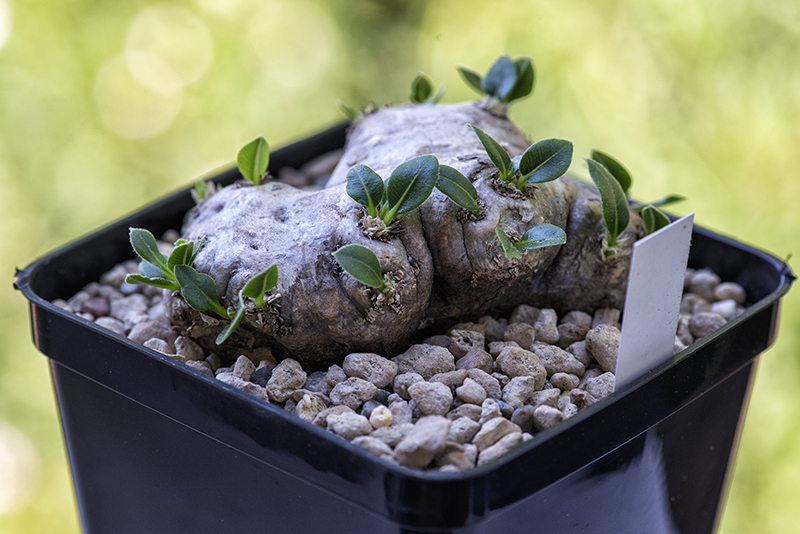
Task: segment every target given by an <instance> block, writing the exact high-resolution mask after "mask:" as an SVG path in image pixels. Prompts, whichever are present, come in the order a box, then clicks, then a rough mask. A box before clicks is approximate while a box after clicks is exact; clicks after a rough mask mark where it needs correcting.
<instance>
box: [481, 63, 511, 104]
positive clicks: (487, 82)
mask: <svg viewBox="0 0 800 534" xmlns="http://www.w3.org/2000/svg"><path fill="white" fill-rule="evenodd" d="M516 83H517V68H516V67H515V66H514V62H513V61H511V58H509V57H508V56H507V55H505V54H503V55H502V56H500V57H499V58H497V60H496V61H495V62H494V64H493V65H492V66H491V67H490V68H489V72H487V73H486V76H484V77H483V80H481V88H482V89H483V92H484V93H486V94H487V95H489V96H493V97H495V98H496V99H498V100H500V101H501V102H502V101H504V100H505V98H506V97H507V96H508V95H509V93H511V91H512V90H513V89H514V85H515V84H516Z"/></svg>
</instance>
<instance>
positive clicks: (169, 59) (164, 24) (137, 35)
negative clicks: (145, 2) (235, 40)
mask: <svg viewBox="0 0 800 534" xmlns="http://www.w3.org/2000/svg"><path fill="white" fill-rule="evenodd" d="M141 53H145V54H147V55H148V56H149V57H151V58H154V57H159V58H161V60H162V62H161V63H156V62H147V61H141V60H133V61H131V60H129V64H128V68H130V69H131V73H132V74H133V77H134V78H136V80H137V81H139V82H140V83H141V84H142V85H144V86H145V87H148V88H151V89H153V90H155V91H158V92H162V91H167V92H169V91H172V90H173V84H174V83H175V78H174V77H173V76H172V75H171V74H170V75H165V74H164V73H165V72H166V70H165V69H164V66H165V65H167V66H169V67H171V68H172V70H173V71H174V72H175V73H176V74H177V79H178V80H180V81H181V82H182V83H183V84H184V85H188V84H191V83H193V82H196V81H197V80H199V79H200V78H201V77H202V76H203V75H204V74H205V73H206V71H207V70H208V67H209V65H211V60H212V59H213V57H214V46H213V43H212V41H211V36H210V35H209V33H208V29H207V28H206V26H205V24H203V22H202V21H201V20H200V19H198V18H197V17H195V16H194V15H193V14H192V13H191V12H190V11H189V10H187V9H186V8H183V7H180V6H177V5H173V4H166V3H165V4H156V5H153V6H150V7H148V8H145V9H144V10H142V11H141V12H140V13H139V14H138V15H136V17H135V18H134V19H133V21H132V22H131V24H130V26H129V27H128V33H127V35H126V38H125V55H126V58H131V57H133V58H139V59H141V58H142V57H143V56H142V55H141ZM162 76H166V77H165V78H162Z"/></svg>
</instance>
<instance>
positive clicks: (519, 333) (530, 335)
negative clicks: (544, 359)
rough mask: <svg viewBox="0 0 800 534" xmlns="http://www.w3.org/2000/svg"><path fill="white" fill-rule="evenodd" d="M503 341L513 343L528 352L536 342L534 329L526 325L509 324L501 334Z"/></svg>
mask: <svg viewBox="0 0 800 534" xmlns="http://www.w3.org/2000/svg"><path fill="white" fill-rule="evenodd" d="M503 340H504V341H513V342H515V343H516V344H517V345H519V346H520V347H522V348H523V349H526V350H530V348H531V345H533V342H534V341H536V328H535V327H533V326H531V325H529V324H528V323H511V324H509V325H508V326H507V327H506V329H505V331H504V332H503Z"/></svg>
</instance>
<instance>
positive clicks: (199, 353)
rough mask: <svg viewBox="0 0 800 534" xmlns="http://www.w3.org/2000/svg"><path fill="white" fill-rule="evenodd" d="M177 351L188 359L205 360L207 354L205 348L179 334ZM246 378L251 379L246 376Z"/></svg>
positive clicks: (176, 344) (176, 341) (176, 340)
mask: <svg viewBox="0 0 800 534" xmlns="http://www.w3.org/2000/svg"><path fill="white" fill-rule="evenodd" d="M175 352H176V353H177V354H180V355H181V356H183V357H184V358H186V359H187V360H197V361H200V360H205V358H206V354H205V352H204V351H203V348H202V347H201V346H200V345H198V344H197V343H195V342H194V341H192V340H191V339H189V338H188V337H185V336H178V337H177V338H176V339H175ZM244 380H249V379H248V378H245V379H244Z"/></svg>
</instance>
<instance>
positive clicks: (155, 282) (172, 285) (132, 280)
mask: <svg viewBox="0 0 800 534" xmlns="http://www.w3.org/2000/svg"><path fill="white" fill-rule="evenodd" d="M125 281H126V282H128V283H129V284H145V285H148V286H154V287H160V288H163V289H172V290H174V291H177V290H179V289H180V288H181V286H179V285H178V284H177V283H176V282H173V281H172V280H167V279H166V278H161V277H154V278H151V277H149V276H144V275H141V274H136V273H132V274H129V275H128V276H126V277H125Z"/></svg>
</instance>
